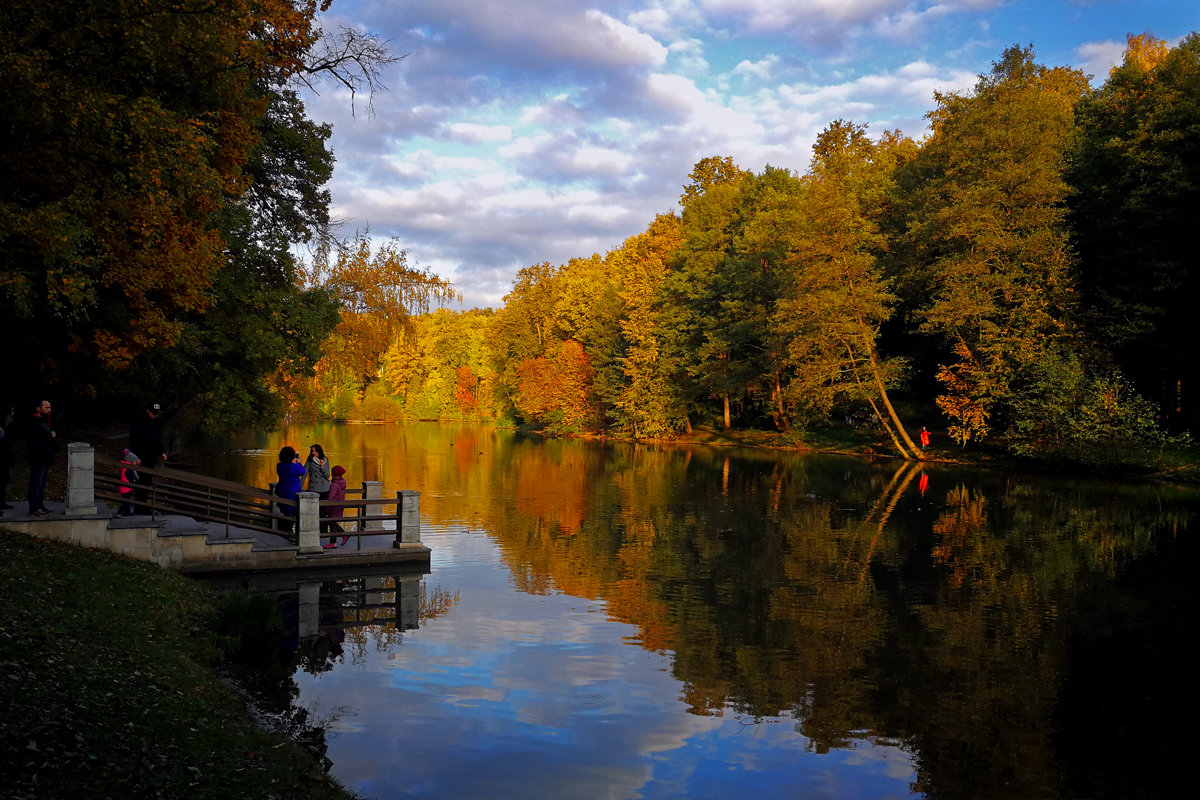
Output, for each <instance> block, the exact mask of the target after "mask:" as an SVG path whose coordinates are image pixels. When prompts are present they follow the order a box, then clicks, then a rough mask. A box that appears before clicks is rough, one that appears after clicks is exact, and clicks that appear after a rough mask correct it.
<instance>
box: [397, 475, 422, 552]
mask: <svg viewBox="0 0 1200 800" xmlns="http://www.w3.org/2000/svg"><path fill="white" fill-rule="evenodd" d="M420 543H421V493H420V492H414V491H412V490H411V489H406V490H405V491H403V492H396V541H394V542H393V543H392V547H396V548H402V547H405V546H407V545H414V544H420Z"/></svg>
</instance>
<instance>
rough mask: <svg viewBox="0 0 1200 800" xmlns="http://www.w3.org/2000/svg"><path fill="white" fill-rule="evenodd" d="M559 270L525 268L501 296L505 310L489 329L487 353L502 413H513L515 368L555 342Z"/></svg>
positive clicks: (544, 265) (517, 383) (550, 348)
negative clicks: (509, 288)
mask: <svg viewBox="0 0 1200 800" xmlns="http://www.w3.org/2000/svg"><path fill="white" fill-rule="evenodd" d="M558 273H559V268H558V267H554V266H551V265H550V263H549V262H542V263H541V264H535V265H533V266H530V267H524V268H523V269H521V270H520V271H519V272H518V273H517V277H516V279H515V280H514V281H513V287H512V291H510V292H509V293H508V294H506V295H505V296H504V306H503V307H502V308H501V309H500V310H499V311H498V312H497V314H496V319H495V320H494V321H493V323H492V324H491V326H489V329H488V349H489V351H490V353H491V358H492V364H493V368H494V369H495V372H496V389H495V391H496V398H495V399H496V401H497V403H498V404H499V406H500V408H501V409H502V411H501V413H503V414H511V413H513V412H514V411H515V409H516V407H517V404H516V396H517V392H518V391H519V386H520V376H519V375H518V374H517V369H518V367H519V366H520V365H521V364H522V363H524V362H526V361H529V360H531V359H535V358H538V357H540V356H542V355H544V354H546V353H547V352H548V351H549V352H553V350H554V349H555V348H557V346H558V342H557V341H556V340H555V339H554V338H553V329H554V319H555V307H556V305H557V303H558V297H559V294H558V289H557V278H558Z"/></svg>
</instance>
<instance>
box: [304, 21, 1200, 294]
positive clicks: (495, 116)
mask: <svg viewBox="0 0 1200 800" xmlns="http://www.w3.org/2000/svg"><path fill="white" fill-rule="evenodd" d="M323 24H324V25H325V26H326V27H328V28H330V29H332V28H336V27H337V26H342V25H351V26H355V27H359V28H361V29H364V30H368V31H371V32H373V33H375V34H377V35H379V36H380V37H381V38H383V39H386V40H388V41H389V42H390V47H391V49H392V50H393V52H394V53H397V54H407V57H406V58H405V59H404V60H403V61H401V62H399V63H398V64H395V65H393V66H392V67H390V68H389V69H388V70H387V71H386V74H385V76H384V83H385V84H386V85H387V87H388V90H387V91H386V92H382V93H379V94H377V95H375V97H374V100H373V106H374V114H368V113H366V110H365V107H364V103H363V98H362V97H361V96H360V97H359V98H358V99H357V101H356V103H355V104H353V108H354V111H353V113H352V103H351V99H350V97H349V95H348V94H347V93H346V92H344V91H341V90H339V89H337V88H336V87H334V86H333V85H331V84H325V85H322V86H319V87H318V89H319V92H320V93H319V94H318V95H313V94H309V95H308V96H307V103H308V108H309V113H310V116H312V117H313V118H314V119H317V120H319V121H322V122H330V123H332V124H333V126H334V133H333V137H332V140H331V145H332V147H333V150H334V153H335V156H336V158H337V166H336V169H335V173H334V179H333V182H332V185H331V187H330V188H331V190H332V192H333V209H332V211H333V214H334V216H335V217H337V218H338V219H340V220H343V221H344V224H345V226H346V228H345V230H344V232H345V233H350V232H353V230H354V229H355V228H361V227H367V226H369V227H370V229H371V233H372V235H374V236H376V237H380V238H386V237H392V236H394V237H396V238H397V239H398V241H399V243H400V245H401V246H402V247H404V248H406V249H407V250H408V251H409V255H410V258H411V259H412V260H413V261H414V262H415V263H417V264H419V265H421V266H423V267H429V268H430V269H432V270H433V271H435V272H437V273H438V274H440V275H442V276H444V277H447V278H449V279H450V280H452V281H453V282H454V283H455V285H456V287H457V288H458V289H459V290H460V291H461V292H462V294H463V305H464V307H467V308H471V307H475V306H488V305H499V304H500V302H501V301H502V298H503V296H504V295H505V294H506V293H507V292H508V291H509V289H510V288H511V285H512V280H513V277H514V275H515V274H516V272H517V270H519V269H521V268H522V267H524V266H528V265H530V264H535V263H540V262H542V261H549V262H551V263H552V264H561V263H565V262H566V261H567V260H568V259H570V258H573V257H576V256H587V255H590V254H592V253H594V252H597V253H604V252H607V251H608V250H610V249H612V248H614V247H617V246H618V245H620V244H621V242H622V241H623V240H624V239H625V238H627V237H629V236H631V235H633V234H636V233H638V232H640V231H642V230H644V229H645V227H646V226H647V225H648V224H649V222H650V221H651V219H652V218H653V216H654V215H655V214H656V213H660V212H667V211H670V210H672V209H673V208H675V207H676V206H677V203H678V198H679V194H680V191H681V188H682V186H683V184H684V183H686V182H687V175H688V173H689V172H690V171H691V168H692V165H693V164H695V163H696V162H697V161H699V160H700V159H702V158H705V157H707V156H712V155H720V156H725V155H728V156H732V157H733V158H734V160H735V161H736V162H737V163H738V165H739V166H741V167H743V168H745V169H750V170H754V171H759V170H761V169H762V168H763V167H764V166H765V165H767V164H771V165H773V166H777V167H786V168H789V169H792V170H794V171H796V172H804V171H805V169H806V168H807V166H808V161H809V155H810V148H811V146H812V142H813V140H814V139H815V137H816V135H817V133H819V132H820V131H821V129H822V128H824V127H825V126H826V125H827V124H828V123H829V122H831V121H833V120H835V119H839V118H841V119H850V120H853V121H855V122H859V123H867V124H869V126H870V130H871V131H872V132H875V133H880V132H882V131H884V130H890V129H897V128H898V129H899V130H901V131H903V132H904V133H905V134H908V135H910V136H913V137H917V138H919V137H921V136H922V135H924V133H925V131H926V121H925V119H924V114H925V113H926V112H927V111H929V110H930V109H931V108H932V107H933V102H934V101H933V94H934V92H935V91H942V92H947V91H967V90H969V89H970V87H971V86H972V85H973V84H974V82H975V79H976V76H977V75H978V74H979V73H981V72H986V71H987V70H988V69H989V68H990V66H991V63H992V61H993V60H995V59H996V58H998V57H999V55H1000V53H1001V51H1002V50H1003V49H1004V48H1005V47H1007V46H1009V45H1011V44H1021V45H1028V44H1032V45H1033V46H1034V48H1035V50H1036V52H1037V56H1038V60H1039V61H1040V62H1042V63H1044V64H1048V65H1070V66H1073V67H1077V68H1079V69H1082V70H1083V71H1084V72H1086V73H1089V74H1091V75H1094V76H1096V78H1095V79H1094V81H1093V82H1094V84H1096V85H1098V84H1099V83H1100V82H1102V81H1103V78H1104V76H1105V75H1106V74H1107V72H1108V69H1109V67H1110V66H1111V65H1112V64H1114V63H1116V62H1118V61H1119V60H1120V57H1121V53H1122V52H1123V50H1124V46H1125V36H1126V34H1130V33H1134V34H1137V33H1143V32H1146V31H1149V32H1150V33H1152V34H1154V35H1155V36H1158V37H1159V38H1161V39H1165V40H1167V41H1168V42H1169V43H1171V44H1175V43H1176V42H1177V41H1178V40H1179V39H1180V38H1182V37H1183V36H1184V35H1186V34H1187V33H1189V32H1191V31H1193V30H1197V29H1200V3H1197V2H1194V0H1042V1H1041V2H1031V1H1030V0H1011V1H1008V2H1006V1H1005V0H941V2H926V0H790V1H788V2H784V1H782V0H641V1H640V2H602V1H601V0H527V1H519V0H509V1H508V2H504V1H503V0H335V2H334V4H333V6H332V8H331V9H330V10H329V12H328V13H327V14H326V15H325V16H324V17H323Z"/></svg>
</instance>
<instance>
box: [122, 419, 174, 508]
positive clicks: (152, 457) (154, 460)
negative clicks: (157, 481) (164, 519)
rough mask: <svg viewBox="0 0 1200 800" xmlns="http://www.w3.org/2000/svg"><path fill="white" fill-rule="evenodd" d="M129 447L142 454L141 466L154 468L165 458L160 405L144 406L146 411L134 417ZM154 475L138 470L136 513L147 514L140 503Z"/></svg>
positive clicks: (144, 500)
mask: <svg viewBox="0 0 1200 800" xmlns="http://www.w3.org/2000/svg"><path fill="white" fill-rule="evenodd" d="M129 449H130V450H132V451H133V452H135V453H141V454H142V466H144V467H147V468H149V469H154V468H155V467H157V466H158V465H159V462H160V461H166V460H167V454H166V452H165V449H164V448H163V442H162V407H161V406H160V405H159V404H158V403H151V404H150V405H148V406H146V412H145V413H144V414H143V415H142V416H140V417H138V418H137V419H135V420H134V421H133V423H132V424H131V425H130V426H129ZM153 483H154V476H153V475H149V474H147V473H146V472H144V471H140V472H138V486H139V488H138V490H137V492H136V495H137V502H138V507H137V508H136V509H135V511H136V512H137V513H138V514H148V513H149V510H148V509H147V508H146V507H145V506H144V505H142V504H144V503H145V502H146V498H147V497H148V496H149V495H150V486H151V485H152V484H153Z"/></svg>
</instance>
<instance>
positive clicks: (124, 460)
mask: <svg viewBox="0 0 1200 800" xmlns="http://www.w3.org/2000/svg"><path fill="white" fill-rule="evenodd" d="M141 465H142V460H141V459H140V458H138V457H137V455H136V454H134V453H131V452H130V451H129V450H128V449H126V450H125V452H124V453H122V454H121V471H120V473H118V474H119V475H120V478H121V485H120V486H118V487H117V493H118V494H120V495H121V507H120V508H118V509H117V516H118V517H132V516H133V503H132V502H130V501H131V500H133V486H134V484H136V483H137V482H138V474H137V471H136V470H135V469H134V467H140V466H141Z"/></svg>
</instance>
